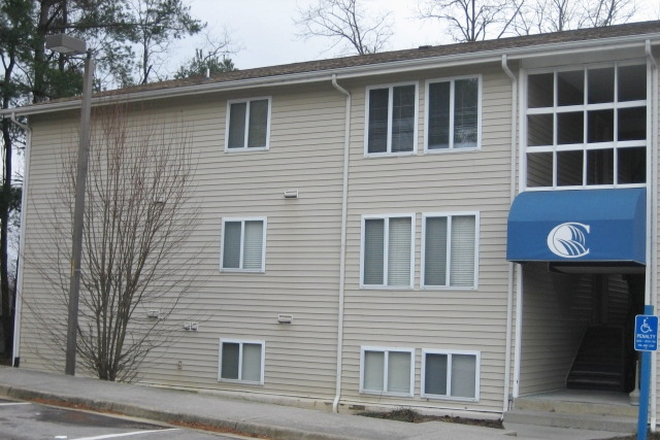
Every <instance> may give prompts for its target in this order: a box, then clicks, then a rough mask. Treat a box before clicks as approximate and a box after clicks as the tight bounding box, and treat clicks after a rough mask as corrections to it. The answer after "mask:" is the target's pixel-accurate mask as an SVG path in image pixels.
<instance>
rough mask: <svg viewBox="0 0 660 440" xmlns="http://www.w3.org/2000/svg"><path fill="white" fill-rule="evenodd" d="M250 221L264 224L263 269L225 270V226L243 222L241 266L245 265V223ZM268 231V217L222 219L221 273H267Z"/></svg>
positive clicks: (233, 268) (231, 268)
mask: <svg viewBox="0 0 660 440" xmlns="http://www.w3.org/2000/svg"><path fill="white" fill-rule="evenodd" d="M249 221H261V222H262V223H263V234H262V235H263V237H262V243H261V268H259V269H243V268H242V267H239V268H235V267H229V268H225V267H223V266H224V262H223V259H224V255H225V224H226V223H227V222H241V223H242V227H241V255H240V264H241V266H242V265H243V246H244V245H245V240H244V236H243V234H245V222H249ZM267 231H268V218H267V217H227V218H223V219H222V230H221V237H220V271H221V272H247V273H264V272H266V234H267Z"/></svg>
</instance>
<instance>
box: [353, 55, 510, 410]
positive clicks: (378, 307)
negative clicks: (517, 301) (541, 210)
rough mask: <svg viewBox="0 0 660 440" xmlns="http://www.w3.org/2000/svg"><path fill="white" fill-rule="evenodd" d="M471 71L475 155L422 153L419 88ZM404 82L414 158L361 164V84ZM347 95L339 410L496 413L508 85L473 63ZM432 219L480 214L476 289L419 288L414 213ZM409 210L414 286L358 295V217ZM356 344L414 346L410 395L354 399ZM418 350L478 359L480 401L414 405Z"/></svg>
mask: <svg viewBox="0 0 660 440" xmlns="http://www.w3.org/2000/svg"><path fill="white" fill-rule="evenodd" d="M470 74H479V75H481V78H482V97H481V99H482V101H481V102H482V118H483V121H482V139H483V140H482V148H481V149H480V150H476V151H474V150H473V151H452V152H438V153H436V152H434V153H429V154H424V153H423V145H424V119H425V115H426V110H425V102H424V97H425V90H424V87H425V81H426V80H427V79H442V78H451V77H454V76H462V75H470ZM403 80H407V81H411V80H413V81H418V85H419V91H418V93H419V96H420V104H419V115H420V117H419V125H418V130H419V131H418V150H417V154H415V155H402V156H396V157H365V156H364V115H365V109H364V106H365V90H366V87H367V86H372V85H380V84H384V85H387V84H390V83H397V82H399V81H403ZM350 90H351V92H352V93H353V104H354V106H353V124H352V132H351V158H350V160H351V166H350V169H351V173H350V195H349V218H348V231H347V232H348V259H347V281H346V309H345V310H346V322H345V333H344V334H345V341H344V344H345V345H344V363H343V372H344V375H343V377H344V379H343V384H342V386H343V387H342V398H343V399H344V401H345V402H347V403H350V402H363V403H364V402H367V403H369V404H374V405H376V404H385V405H412V406H415V405H417V406H428V407H440V408H454V409H465V408H470V409H479V410H486V411H488V410H493V411H497V410H501V406H502V390H503V386H504V382H503V381H504V377H503V371H504V363H505V360H504V353H505V339H506V338H505V334H506V306H507V302H506V298H507V268H508V263H507V262H506V261H505V259H504V254H505V245H506V219H507V215H508V208H509V204H510V199H509V191H510V184H511V173H512V167H511V163H510V157H511V137H510V136H511V125H510V124H511V81H510V80H509V79H508V78H507V77H506V76H505V75H504V73H503V72H502V71H501V69H499V70H498V69H497V68H494V67H490V66H480V67H477V68H474V69H473V70H452V71H437V72H429V73H428V74H427V75H424V76H414V77H411V76H407V77H405V78H401V77H392V78H385V79H382V80H381V79H379V80H374V81H371V82H369V83H367V82H365V83H363V84H355V85H353V84H351V88H350ZM436 212H442V213H451V212H478V213H479V216H480V220H479V246H478V260H479V265H478V273H479V280H478V287H477V288H476V289H474V290H473V289H460V290H459V289H452V288H443V289H432V288H427V289H422V288H420V267H421V228H422V213H436ZM410 213H414V214H415V218H414V226H415V230H414V237H415V240H414V249H415V264H414V267H415V272H414V287H413V288H412V289H397V288H372V287H366V288H362V289H361V288H360V272H359V270H360V243H361V242H360V240H361V233H362V231H361V218H362V216H363V215H380V214H410ZM362 346H376V347H400V348H410V349H415V381H414V384H415V385H414V389H413V393H414V397H412V398H394V397H391V396H387V397H385V396H374V395H367V394H359V392H358V390H359V375H360V347H362ZM422 349H442V350H450V351H451V350H469V351H478V352H480V353H481V365H480V368H481V378H480V380H481V389H480V401H479V402H478V403H470V404H466V403H465V402H457V401H455V400H451V399H446V400H442V399H425V398H424V399H423V398H420V386H421V385H420V384H421V377H420V374H421V359H422V357H421V354H422Z"/></svg>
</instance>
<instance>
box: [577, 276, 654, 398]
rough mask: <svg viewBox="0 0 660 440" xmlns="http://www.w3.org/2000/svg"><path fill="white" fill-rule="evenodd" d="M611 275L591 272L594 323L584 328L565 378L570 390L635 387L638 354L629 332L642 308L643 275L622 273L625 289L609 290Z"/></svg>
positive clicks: (626, 390)
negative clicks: (592, 274)
mask: <svg viewBox="0 0 660 440" xmlns="http://www.w3.org/2000/svg"><path fill="white" fill-rule="evenodd" d="M611 277H612V275H594V309H593V316H592V319H593V320H592V322H593V323H594V324H593V325H590V326H589V327H588V328H587V329H586V330H585V332H584V336H583V337H582V342H581V344H580V347H579V349H578V351H577V353H576V355H575V359H574V361H573V363H572V365H571V369H570V371H569V373H568V376H567V378H566V387H567V388H569V389H582V390H606V391H619V392H630V391H631V390H632V389H633V388H634V385H635V382H634V381H635V362H636V358H637V356H636V353H635V351H634V349H633V347H632V345H633V344H632V331H633V321H634V317H635V315H636V314H639V313H641V312H642V310H643V298H644V276H643V275H640V274H634V275H633V274H630V275H624V279H625V280H626V282H627V286H628V289H627V290H628V292H621V291H617V289H610V283H609V281H610V280H611V279H612V278H611ZM614 284H615V283H614ZM626 293H627V294H626Z"/></svg>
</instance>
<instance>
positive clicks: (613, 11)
mask: <svg viewBox="0 0 660 440" xmlns="http://www.w3.org/2000/svg"><path fill="white" fill-rule="evenodd" d="M638 6H639V4H638V0H579V1H578V0H526V2H525V4H524V6H523V9H522V11H521V13H520V14H519V15H518V16H517V17H516V21H515V23H514V24H513V27H514V28H515V32H516V34H518V35H528V34H536V33H543V32H560V31H565V30H570V29H580V28H592V27H601V26H611V25H614V24H621V23H626V22H628V21H630V20H631V19H632V18H633V16H634V15H635V14H636V12H637V10H638Z"/></svg>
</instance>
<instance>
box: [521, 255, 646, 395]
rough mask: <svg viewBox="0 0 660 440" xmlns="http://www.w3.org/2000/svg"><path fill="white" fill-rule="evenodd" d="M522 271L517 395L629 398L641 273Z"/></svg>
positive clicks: (536, 266) (527, 267)
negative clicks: (599, 393) (584, 393)
mask: <svg viewBox="0 0 660 440" xmlns="http://www.w3.org/2000/svg"><path fill="white" fill-rule="evenodd" d="M522 270H523V322H522V353H521V368H520V395H521V396H522V395H529V394H537V393H543V392H548V391H555V390H560V389H576V390H605V391H613V392H621V393H624V392H625V393H627V392H630V391H631V390H632V389H633V388H634V384H635V365H636V358H637V356H636V352H635V351H634V348H633V330H634V329H633V326H634V318H635V315H637V314H639V313H642V311H643V304H644V273H643V269H639V268H637V269H634V270H630V269H629V268H616V267H607V268H605V267H603V268H598V269H597V268H594V267H590V268H579V267H577V266H574V267H570V268H569V267H562V268H561V270H562V271H561V272H559V271H557V270H556V269H555V268H552V267H550V266H548V264H547V263H546V264H544V263H525V264H523V265H522ZM567 272H568V273H567ZM640 272H642V273H640Z"/></svg>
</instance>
